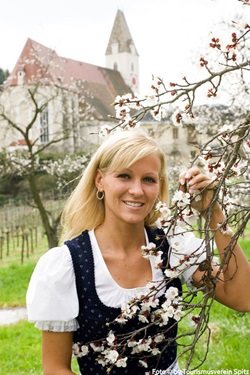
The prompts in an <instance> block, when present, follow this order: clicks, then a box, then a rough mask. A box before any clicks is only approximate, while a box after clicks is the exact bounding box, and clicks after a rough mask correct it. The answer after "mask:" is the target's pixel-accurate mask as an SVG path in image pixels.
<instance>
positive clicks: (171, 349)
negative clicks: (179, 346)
mask: <svg viewBox="0 0 250 375" xmlns="http://www.w3.org/2000/svg"><path fill="white" fill-rule="evenodd" d="M147 233H148V237H149V242H154V243H156V244H157V246H159V244H160V243H161V249H160V250H161V251H163V265H166V263H167V257H168V248H169V245H168V242H167V241H166V240H164V241H162V240H161V241H158V243H157V240H156V235H157V233H158V234H159V233H160V234H162V233H161V232H159V230H156V229H149V228H147ZM65 244H66V245H67V246H68V248H69V251H70V254H71V257H72V261H73V267H74V272H75V278H76V288H77V293H78V299H79V315H78V317H77V320H78V323H79V326H80V328H79V329H78V330H77V331H76V332H74V343H80V345H84V344H86V343H89V342H95V341H98V340H100V339H105V338H106V337H107V335H108V333H109V331H110V330H111V329H112V331H113V332H114V333H115V334H116V335H118V334H124V333H127V332H131V331H134V330H137V329H138V328H144V330H143V331H142V332H141V333H140V335H139V334H138V335H137V336H136V337H135V339H136V340H137V341H138V340H139V339H140V338H142V337H143V336H144V335H145V336H154V335H155V334H156V333H160V332H161V329H162V328H161V327H159V326H158V325H154V326H153V327H149V328H147V324H145V323H142V322H140V321H139V320H138V318H137V317H136V316H135V317H134V318H132V319H130V320H128V321H127V322H126V324H123V325H120V324H117V323H116V324H110V325H109V326H108V325H107V323H109V322H113V321H114V319H115V318H117V317H118V316H119V315H120V314H121V309H120V308H114V307H109V306H106V305H104V304H103V303H102V301H101V300H100V299H99V297H98V295H97V292H96V288H95V270H94V258H93V252H92V247H91V243H90V238H89V235H88V231H84V232H83V233H82V234H81V235H79V236H78V237H76V238H74V239H73V240H71V241H66V242H65ZM170 286H174V287H177V288H178V289H179V293H181V282H180V280H179V279H178V278H176V279H173V280H171V282H170V283H169V284H168V287H170ZM159 299H160V302H161V303H163V302H164V300H165V299H164V295H163V296H161V297H160V298H159ZM172 325H173V327H171V326H172ZM168 326H169V327H170V328H169V330H168V335H167V339H168V341H167V342H166V341H165V342H164V347H165V350H164V352H163V353H162V354H161V356H151V357H149V358H148V359H147V363H148V368H147V369H146V368H143V367H142V366H141V365H140V364H139V359H141V357H142V354H140V358H138V355H136V354H135V355H133V356H131V354H130V356H128V360H127V366H126V367H116V366H114V367H113V368H112V370H111V372H110V374H112V375H124V374H129V375H144V374H145V373H150V371H152V370H153V369H161V370H166V369H167V368H168V367H169V366H170V365H171V364H172V363H173V362H174V361H175V359H176V341H175V337H176V334H177V324H176V321H174V320H172V319H170V320H169V323H168ZM163 328H164V330H166V326H164V327H163ZM159 348H160V346H159ZM125 354H126V353H125ZM98 355H99V353H96V352H94V351H93V350H90V351H89V353H88V354H87V355H86V356H83V357H81V358H77V360H78V364H79V368H80V371H81V374H82V375H91V374H93V375H106V374H107V368H106V367H104V366H102V365H101V364H99V363H98V362H97V360H96V358H97V357H98ZM124 356H125V355H124Z"/></svg>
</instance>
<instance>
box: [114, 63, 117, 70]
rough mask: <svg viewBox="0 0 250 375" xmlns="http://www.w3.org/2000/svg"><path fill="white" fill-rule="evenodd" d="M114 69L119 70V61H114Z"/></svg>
mask: <svg viewBox="0 0 250 375" xmlns="http://www.w3.org/2000/svg"><path fill="white" fill-rule="evenodd" d="M114 70H118V64H117V62H114Z"/></svg>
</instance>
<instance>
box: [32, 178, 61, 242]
mask: <svg viewBox="0 0 250 375" xmlns="http://www.w3.org/2000/svg"><path fill="white" fill-rule="evenodd" d="M28 179H29V185H30V190H31V193H32V197H33V199H34V202H35V204H36V206H37V209H38V211H39V214H40V217H41V219H42V224H43V228H44V231H45V234H46V237H47V240H48V245H49V248H52V247H55V246H58V238H57V230H56V227H57V226H56V225H55V226H54V225H53V223H52V224H51V223H50V217H49V214H48V212H47V211H46V208H45V207H44V204H43V202H42V198H41V196H40V194H39V191H38V189H37V185H36V179H35V176H34V175H32V174H31V175H30V176H29V177H28Z"/></svg>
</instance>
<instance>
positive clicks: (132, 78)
mask: <svg viewBox="0 0 250 375" xmlns="http://www.w3.org/2000/svg"><path fill="white" fill-rule="evenodd" d="M105 55H106V68H109V69H114V70H118V71H119V72H120V73H121V75H122V77H123V79H124V81H125V82H126V84H127V85H128V86H129V87H131V89H132V91H133V92H134V93H139V54H138V52H137V50H136V47H135V44H134V41H133V39H132V36H131V34H130V31H129V28H128V25H127V22H126V20H125V17H124V14H123V12H122V11H121V10H118V11H117V14H116V18H115V22H114V25H113V28H112V31H111V35H110V38H109V42H108V46H107V50H106V53H105Z"/></svg>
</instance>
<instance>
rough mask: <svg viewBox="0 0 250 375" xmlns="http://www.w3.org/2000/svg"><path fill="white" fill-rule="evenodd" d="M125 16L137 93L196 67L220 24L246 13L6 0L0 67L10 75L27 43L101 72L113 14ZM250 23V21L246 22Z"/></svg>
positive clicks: (180, 0)
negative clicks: (135, 67) (153, 81)
mask: <svg viewBox="0 0 250 375" xmlns="http://www.w3.org/2000/svg"><path fill="white" fill-rule="evenodd" d="M118 9H121V10H122V11H123V12H124V15H125V18H126V21H127V23H128V26H129V29H130V32H131V34H132V37H133V40H134V43H135V46H136V48H137V51H138V53H139V55H140V60H139V64H140V92H142V93H146V91H147V89H148V87H149V85H150V82H151V77H152V74H153V75H154V76H160V77H163V78H164V79H167V80H168V81H169V82H170V81H174V80H175V79H178V78H179V77H180V78H181V77H183V75H186V74H187V72H189V71H192V69H193V68H194V66H195V67H196V66H197V68H198V67H199V64H198V62H199V58H200V56H201V54H202V51H203V50H207V45H208V44H209V41H210V39H211V31H214V30H216V28H217V27H220V26H219V25H221V21H222V20H224V21H228V22H229V21H231V20H233V19H234V18H235V15H236V14H237V13H241V12H243V11H244V14H245V15H246V16H247V17H248V19H249V18H250V7H248V6H243V4H242V3H241V2H240V1H239V0H43V1H42V2H36V1H34V0H22V1H20V0H5V1H4V2H3V4H2V5H1V23H0V46H1V47H0V67H1V68H2V69H8V70H9V71H11V70H12V69H13V68H14V65H15V63H16V61H17V59H18V57H19V55H20V54H21V51H22V49H23V47H24V44H25V42H26V40H27V38H31V39H34V40H35V41H37V42H39V43H41V44H44V45H45V46H47V47H49V48H53V49H55V50H56V52H57V54H58V55H60V56H62V57H67V58H71V59H74V60H79V61H83V62H87V63H90V64H94V65H99V66H105V50H106V47H107V44H108V41H109V37H110V33H111V29H112V26H113V23H114V19H115V16H116V12H117V10H118ZM249 22H250V20H249Z"/></svg>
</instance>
